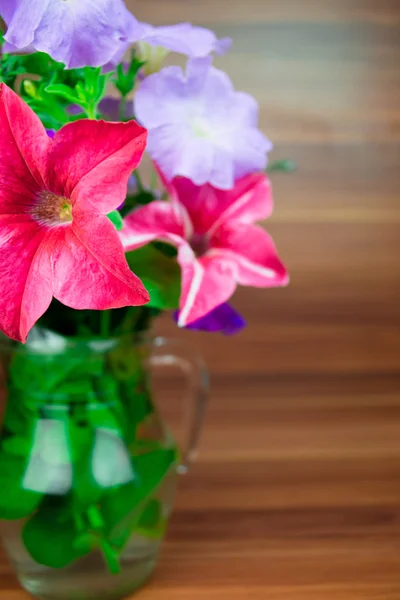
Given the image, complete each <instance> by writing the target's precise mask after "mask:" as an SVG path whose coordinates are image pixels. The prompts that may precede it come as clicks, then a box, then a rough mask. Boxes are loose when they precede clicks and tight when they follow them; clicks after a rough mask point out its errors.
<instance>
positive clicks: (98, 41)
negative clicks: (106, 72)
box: [0, 0, 142, 69]
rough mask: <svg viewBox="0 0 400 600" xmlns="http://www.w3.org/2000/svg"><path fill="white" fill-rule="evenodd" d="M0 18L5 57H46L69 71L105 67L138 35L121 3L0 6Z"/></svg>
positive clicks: (52, 0)
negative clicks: (20, 53)
mask: <svg viewBox="0 0 400 600" xmlns="http://www.w3.org/2000/svg"><path fill="white" fill-rule="evenodd" d="M0 15H1V16H2V17H3V19H4V21H5V22H6V24H7V26H8V29H7V32H6V35H5V39H6V42H8V44H7V45H6V47H5V48H4V51H5V52H12V51H23V50H30V51H32V50H38V51H41V52H47V54H49V55H50V56H51V57H52V58H53V59H54V60H57V61H59V62H62V63H64V64H65V65H66V67H67V68H69V69H73V68H79V67H85V66H90V67H99V66H102V65H105V64H106V63H108V62H109V61H110V60H111V58H112V57H113V56H114V55H115V53H116V52H117V51H118V49H119V48H120V47H121V46H123V47H125V44H126V42H127V41H128V40H131V41H133V40H135V41H136V40H138V39H140V37H141V34H142V26H141V25H140V24H139V23H138V21H137V20H136V19H135V17H134V16H133V15H132V14H131V13H130V12H129V11H128V9H127V8H126V6H125V4H124V2H123V0H78V1H75V0H73V1H69V0H68V1H67V2H62V1H60V0H0Z"/></svg>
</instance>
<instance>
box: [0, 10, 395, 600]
mask: <svg viewBox="0 0 400 600" xmlns="http://www.w3.org/2000/svg"><path fill="white" fill-rule="evenodd" d="M132 6H135V12H136V15H137V16H138V17H139V18H140V19H142V20H147V21H152V22H153V23H165V24H166V23H173V22H177V21H183V20H192V21H194V22H196V23H198V24H204V25H207V26H211V27H215V28H216V30H217V31H218V33H219V34H220V35H221V36H226V35H229V36H232V37H233V38H234V40H235V44H234V48H233V51H232V52H231V54H229V55H227V56H226V57H223V58H220V59H218V64H219V65H221V66H222V67H223V68H225V69H227V70H228V72H229V73H230V75H231V76H232V78H233V80H234V82H235V84H236V85H237V87H239V88H242V89H245V90H246V91H248V92H250V93H252V94H253V95H254V96H256V97H257V98H258V100H259V101H260V102H261V105H262V109H261V124H262V128H263V129H264V130H265V132H266V133H267V134H268V135H269V136H270V137H271V138H272V139H273V140H274V142H275V144H276V150H275V153H274V157H275V158H281V157H291V158H293V159H295V160H296V161H297V163H298V172H297V173H296V174H295V175H276V176H274V179H273V181H274V189H275V198H276V212H275V215H274V217H273V218H272V219H271V221H270V223H269V224H268V227H269V229H270V231H271V232H272V234H273V236H274V238H275V240H276V242H277V244H278V247H279V249H280V252H281V254H282V256H283V257H284V259H285V260H286V262H287V264H288V265H289V266H290V270H291V274H292V282H291V285H290V287H289V288H287V289H285V290H272V291H263V290H251V289H242V290H240V291H239V292H238V294H237V296H236V300H235V304H236V306H237V308H239V309H240V310H242V311H243V313H244V314H245V315H246V316H247V318H248V320H249V327H248V329H247V330H246V331H245V332H244V333H243V334H242V335H241V336H240V337H238V338H236V339H234V340H232V339H226V338H222V337H215V336H207V335H202V334H189V333H186V332H183V333H180V334H179V335H180V336H181V337H183V338H184V339H186V340H187V341H188V342H189V343H190V344H193V345H197V347H198V348H199V349H200V350H201V351H202V352H203V354H204V356H205V357H206V359H207V361H208V363H209V365H210V367H211V371H212V375H213V384H214V385H213V393H212V399H211V403H210V408H209V411H208V418H207V422H206V426H205V431H204V435H203V438H202V443H201V452H200V456H199V460H198V463H197V464H196V466H195V467H194V468H193V471H192V473H191V474H190V475H189V476H188V477H187V478H185V479H184V480H182V484H181V489H180V494H179V498H178V506H177V510H176V513H175V516H174V518H173V521H172V523H171V527H170V531H169V536H168V540H167V543H166V544H165V546H164V550H163V553H162V557H161V561H160V565H159V568H158V570H157V573H156V576H155V578H154V581H153V583H151V584H150V585H149V586H148V587H147V588H145V589H144V590H143V591H142V592H141V593H140V594H139V595H138V596H137V598H138V600H222V599H224V600H399V599H400V395H399V389H400V373H399V367H400V335H399V324H400V319H399V316H400V302H399V291H400V267H399V250H400V235H399V227H400V208H399V197H400V177H399V166H400V152H399V149H400V71H399V65H400V2H398V0H379V2H378V1H377V0H247V1H246V2H243V0H202V1H201V2H199V1H196V0H136V1H133V2H132ZM159 330H160V331H161V332H163V333H167V334H170V335H176V334H177V332H176V329H175V327H174V325H173V324H172V323H171V322H170V321H169V319H167V318H166V319H164V320H163V321H162V322H161V323H160V324H159ZM171 389H172V388H171ZM170 392H171V390H170ZM173 395H174V394H173V393H172V392H171V393H170V396H171V397H172V396H173ZM0 590H1V591H0V598H1V600H23V599H24V598H27V596H26V595H25V594H24V593H23V592H21V591H19V590H18V586H17V583H16V581H15V579H14V577H13V575H12V574H11V570H10V568H9V567H8V566H7V563H6V562H5V559H4V558H3V561H2V562H1V564H0Z"/></svg>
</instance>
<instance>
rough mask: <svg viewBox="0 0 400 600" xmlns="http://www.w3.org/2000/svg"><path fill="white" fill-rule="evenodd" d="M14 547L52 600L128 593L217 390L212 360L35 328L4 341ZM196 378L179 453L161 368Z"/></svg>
mask: <svg viewBox="0 0 400 600" xmlns="http://www.w3.org/2000/svg"><path fill="white" fill-rule="evenodd" d="M1 364H2V380H3V381H2V387H3V388H4V389H5V390H6V394H7V403H6V411H5V415H4V418H3V425H2V429H1V437H0V519H1V537H2V541H3V544H4V547H5V549H6V551H7V553H8V555H9V557H10V559H11V561H12V563H13V564H14V566H15V569H16V573H17V576H18V578H19V580H20V582H21V584H22V586H23V587H24V588H25V589H26V590H27V591H28V592H30V593H31V594H32V595H34V596H36V597H37V598H42V599H46V600H78V599H79V600H102V599H104V600H108V599H110V600H111V599H119V598H124V597H125V596H126V595H128V594H129V593H131V592H132V591H134V590H135V589H137V588H138V587H140V586H141V585H142V584H143V583H144V582H145V581H146V580H147V579H148V577H149V576H150V575H151V573H152V571H153V569H154V567H155V565H156V562H157V555H158V552H159V548H160V544H161V542H162V539H163V537H164V534H165V531H166V527H167V523H168V518H169V516H170V513H171V510H172V508H173V502H174V494H175V488H176V483H177V474H178V473H179V471H184V470H185V469H186V468H187V465H188V463H189V462H190V459H191V456H192V453H193V451H194V449H195V446H196V443H197V439H198V435H199V431H200V427H201V423H202V417H203V414H204V408H205V402H206V397H207V372H206V370H205V368H204V366H203V363H202V361H201V359H199V358H198V357H197V356H195V355H193V353H192V352H191V351H190V349H188V348H183V347H181V344H180V342H174V341H168V340H165V339H161V338H155V339H153V340H150V339H144V338H139V337H136V336H124V337H121V338H118V339H110V340H100V339H91V340H85V341H78V340H71V339H67V338H64V337H61V336H58V335H55V334H53V333H50V332H48V331H45V330H39V329H37V330H34V331H33V333H32V334H31V336H30V338H29V342H28V344H27V345H25V346H22V345H14V344H11V343H8V344H6V343H3V344H2V346H1ZM174 365H175V366H178V367H179V368H181V369H183V370H184V372H185V375H186V377H187V378H188V380H189V386H190V402H191V405H190V406H191V408H192V409H193V411H192V412H191V415H192V417H191V423H190V428H189V433H188V442H187V444H186V447H185V448H183V449H182V452H180V451H179V450H178V448H177V445H176V443H175V441H174V439H173V437H172V436H171V433H170V432H169V430H168V428H167V427H166V424H165V423H164V421H163V419H162V417H161V415H160V412H159V411H158V410H157V408H156V406H155V404H154V402H153V397H152V391H151V376H152V371H153V370H154V369H155V368H158V367H160V366H174Z"/></svg>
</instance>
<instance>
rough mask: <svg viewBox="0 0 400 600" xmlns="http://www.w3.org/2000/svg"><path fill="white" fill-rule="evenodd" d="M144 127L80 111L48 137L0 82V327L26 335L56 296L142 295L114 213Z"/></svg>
mask: <svg viewBox="0 0 400 600" xmlns="http://www.w3.org/2000/svg"><path fill="white" fill-rule="evenodd" d="M145 144H146V131H145V130H144V129H143V128H142V127H140V126H139V125H138V124H137V123H135V122H134V121H130V122H129V123H124V124H122V123H105V122H104V121H89V120H81V121H76V122H75V123H71V124H69V125H66V126H65V127H63V128H62V129H61V130H60V131H58V132H57V133H56V134H55V136H54V138H53V139H51V138H50V137H49V136H48V134H47V133H46V130H45V128H44V127H43V125H42V124H41V122H40V120H39V118H38V117H37V116H36V115H35V114H34V112H33V111H32V110H31V109H30V108H29V107H28V106H27V105H26V104H25V103H24V102H23V101H22V100H21V99H20V98H19V97H18V96H17V95H16V94H15V93H14V92H13V91H11V90H10V89H9V88H8V87H7V86H5V85H4V84H1V85H0V282H1V283H0V285H1V293H0V329H1V330H2V331H3V332H4V333H5V334H6V335H8V336H9V337H11V338H14V339H16V340H20V341H25V340H26V337H27V335H28V332H29V330H30V329H31V328H32V327H33V325H34V324H35V322H36V321H37V320H38V319H39V317H41V315H43V313H44V312H45V311H46V310H47V308H48V306H49V304H50V302H51V300H52V298H53V296H54V297H55V298H57V299H58V300H60V302H62V303H64V304H65V305H67V306H70V307H71V308H75V309H95V310H105V309H110V308H119V307H122V306H128V305H141V304H145V303H146V302H148V301H149V295H148V293H147V291H146V290H145V288H144V287H143V284H142V283H141V281H140V280H139V279H138V278H137V277H136V276H135V275H134V274H133V273H132V272H131V271H130V269H129V267H128V264H127V262H126V259H125V255H124V250H123V246H122V244H121V240H120V239H119V236H118V233H117V232H116V230H115V228H114V225H113V224H112V223H111V221H110V220H109V219H108V218H107V216H106V215H107V214H108V213H110V212H111V211H113V210H115V209H116V208H117V206H118V205H120V204H121V202H122V201H123V200H124V198H125V195H126V190H127V182H128V178H129V175H130V174H131V172H132V170H133V169H135V168H136V167H137V165H138V163H139V161H140V159H141V157H142V154H143V151H144V148H145Z"/></svg>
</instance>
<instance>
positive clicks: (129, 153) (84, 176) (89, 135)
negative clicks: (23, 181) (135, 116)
mask: <svg viewBox="0 0 400 600" xmlns="http://www.w3.org/2000/svg"><path fill="white" fill-rule="evenodd" d="M145 147H146V130H145V129H143V128H142V127H140V125H138V124H137V123H136V122H135V121H129V123H106V122H105V121H90V120H81V121H76V122H75V123H70V124H68V125H66V126H65V127H63V128H62V129H60V131H58V132H57V133H56V135H55V137H54V140H53V143H52V145H51V147H50V151H49V154H48V159H47V165H46V174H45V178H46V184H47V186H48V188H49V189H50V190H51V191H53V192H54V193H57V194H60V195H63V196H66V197H67V198H71V199H72V200H73V202H76V203H77V205H78V206H80V207H83V206H84V204H87V205H88V206H89V207H91V208H92V209H93V210H95V211H96V212H98V213H103V214H107V213H109V212H111V211H112V210H115V209H116V208H117V207H118V206H119V205H120V204H121V203H122V202H123V201H124V200H125V196H126V192H127V188H128V179H129V176H130V174H131V173H132V171H133V170H134V169H135V168H136V167H137V166H138V164H139V162H140V160H141V158H142V155H143V152H144V150H145Z"/></svg>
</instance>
